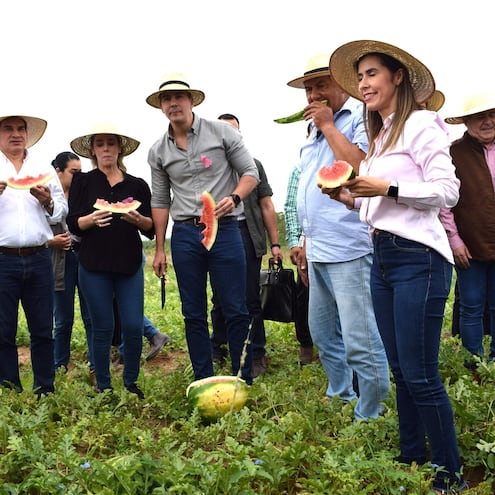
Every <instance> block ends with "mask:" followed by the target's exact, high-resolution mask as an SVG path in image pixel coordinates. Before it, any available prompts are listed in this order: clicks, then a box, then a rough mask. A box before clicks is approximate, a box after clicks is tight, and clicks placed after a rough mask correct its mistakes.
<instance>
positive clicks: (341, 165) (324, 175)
mask: <svg viewBox="0 0 495 495" xmlns="http://www.w3.org/2000/svg"><path fill="white" fill-rule="evenodd" d="M354 177H355V174H354V169H353V168H352V165H351V164H349V163H347V162H345V161H343V160H335V161H334V162H333V165H330V166H329V167H325V166H324V167H321V168H320V170H318V172H317V173H316V180H317V182H318V185H319V186H320V187H321V188H324V189H335V188H336V187H340V186H341V185H342V182H345V181H346V180H349V179H352V178H354Z"/></svg>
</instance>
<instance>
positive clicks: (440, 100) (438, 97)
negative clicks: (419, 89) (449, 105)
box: [426, 89, 445, 112]
mask: <svg viewBox="0 0 495 495" xmlns="http://www.w3.org/2000/svg"><path fill="white" fill-rule="evenodd" d="M444 103H445V95H444V94H443V93H442V92H441V91H439V90H438V89H435V91H434V92H433V94H432V95H431V96H430V97H429V98H428V99H427V100H426V110H431V111H432V112H438V111H439V110H440V109H441V108H442V107H443V104H444Z"/></svg>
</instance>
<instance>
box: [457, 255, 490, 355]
mask: <svg viewBox="0 0 495 495" xmlns="http://www.w3.org/2000/svg"><path fill="white" fill-rule="evenodd" d="M469 263H470V267H469V268H456V272H457V284H458V287H459V301H460V321H459V325H460V331H461V338H462V344H463V345H464V347H465V348H466V349H467V350H468V351H469V352H470V353H472V354H478V355H483V354H484V352H485V351H484V349H483V335H484V333H485V331H484V324H483V319H484V318H483V317H484V312H485V303H487V304H488V308H489V311H490V334H491V337H492V339H491V344H490V358H492V359H495V262H493V261H476V260H470V262H469Z"/></svg>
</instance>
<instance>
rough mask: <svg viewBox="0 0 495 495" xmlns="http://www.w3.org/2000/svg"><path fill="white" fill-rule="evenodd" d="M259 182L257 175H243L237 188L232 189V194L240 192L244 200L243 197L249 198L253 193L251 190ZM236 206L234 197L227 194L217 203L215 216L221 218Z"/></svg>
mask: <svg viewBox="0 0 495 495" xmlns="http://www.w3.org/2000/svg"><path fill="white" fill-rule="evenodd" d="M257 184H258V179H257V177H253V176H251V175H243V176H242V177H241V178H240V179H239V182H238V183H237V186H236V187H235V189H234V190H233V191H232V194H238V195H239V197H240V198H241V201H242V200H243V199H245V198H247V197H248V196H249V194H251V191H252V190H253V189H254V188H255V187H256V185H257ZM235 208H236V204H235V203H234V200H233V199H232V197H230V196H226V197H225V198H223V199H221V200H220V201H219V202H218V203H217V206H216V207H215V216H216V217H217V218H221V217H223V216H225V215H229V214H230V213H232V212H233V211H234V210H235Z"/></svg>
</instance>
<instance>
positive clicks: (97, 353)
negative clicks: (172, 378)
mask: <svg viewBox="0 0 495 495" xmlns="http://www.w3.org/2000/svg"><path fill="white" fill-rule="evenodd" d="M138 146H139V142H138V141H136V140H135V139H132V138H129V137H127V136H124V135H121V134H119V133H118V132H117V131H116V130H115V128H113V127H112V126H111V125H108V124H106V125H100V127H99V128H98V129H96V130H95V131H94V132H93V133H92V134H87V135H85V136H81V137H79V138H76V139H74V140H73V141H72V142H71V148H72V149H73V151H74V152H75V153H77V154H78V155H80V156H84V157H86V158H90V159H91V161H92V163H93V166H94V169H93V170H92V171H90V172H87V173H80V174H77V175H76V176H75V177H74V179H73V181H72V185H71V188H70V192H69V214H68V216H67V225H68V227H69V230H70V231H71V232H73V233H74V234H76V235H79V236H80V237H81V246H80V250H79V261H80V266H79V281H80V285H81V288H82V290H83V292H84V294H85V296H86V299H87V303H88V308H89V313H90V316H91V321H92V327H93V343H92V348H93V354H94V364H95V374H96V388H97V390H98V391H100V392H101V391H103V390H107V389H111V388H112V383H111V377H110V348H111V343H112V335H113V331H114V326H115V325H114V312H113V300H114V298H115V300H116V302H117V305H118V310H119V315H120V318H121V332H122V339H123V341H124V342H125V346H124V371H123V379H124V386H125V387H126V389H127V390H128V391H130V392H132V393H135V394H136V395H137V396H138V397H139V398H140V399H143V398H144V395H143V392H142V391H141V390H140V389H139V387H138V386H137V384H136V381H137V379H138V375H139V367H140V359H141V351H142V337H143V311H144V276H143V269H142V256H143V254H142V253H143V251H142V248H143V246H142V241H141V236H140V234H143V235H145V236H147V237H148V238H150V239H152V238H153V237H154V229H153V221H152V219H151V205H150V200H151V191H150V188H149V187H148V185H147V184H146V182H145V181H144V180H143V179H140V178H137V177H134V176H132V175H129V174H128V173H126V168H125V166H124V164H123V161H122V158H123V157H124V156H127V155H129V154H131V153H132V152H134V151H135V150H136V148H137V147H138ZM97 200H104V201H106V202H108V203H117V202H121V203H122V202H123V203H127V202H132V201H134V204H137V203H135V202H136V201H138V202H139V203H140V205H139V206H138V208H137V209H135V210H131V211H129V212H126V213H112V212H111V211H108V210H102V209H95V208H94V205H95V202H96V201H97Z"/></svg>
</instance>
